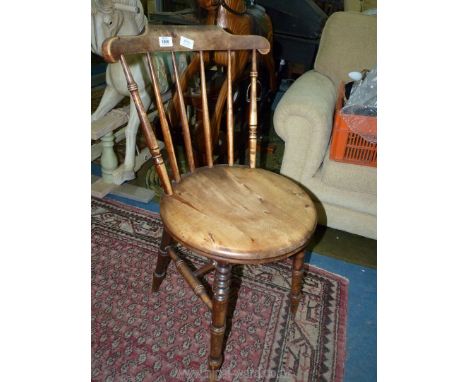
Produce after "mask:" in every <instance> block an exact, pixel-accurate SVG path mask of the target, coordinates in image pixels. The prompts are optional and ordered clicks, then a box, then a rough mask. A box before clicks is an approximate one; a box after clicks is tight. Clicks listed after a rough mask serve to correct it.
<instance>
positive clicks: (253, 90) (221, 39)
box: [102, 25, 270, 195]
mask: <svg viewBox="0 0 468 382" xmlns="http://www.w3.org/2000/svg"><path fill="white" fill-rule="evenodd" d="M161 45H162V46H161ZM238 50H247V51H250V52H251V53H252V68H251V73H250V77H251V83H250V109H249V162H250V167H251V168H254V167H255V159H256V147H257V142H256V139H257V138H256V137H257V75H258V74H257V51H258V52H259V53H261V54H267V53H268V52H269V50H270V45H269V42H268V40H267V39H265V38H264V37H261V36H253V35H244V36H242V35H231V34H229V33H227V32H225V31H224V30H223V29H222V28H220V27H218V26H212V25H209V26H165V25H158V26H154V25H150V26H148V27H147V28H146V30H145V32H144V33H143V34H141V35H139V36H116V37H112V38H109V39H107V40H106V41H104V43H103V46H102V51H103V55H104V58H105V59H106V61H107V62H117V61H120V63H121V64H122V67H123V71H124V74H125V78H126V80H127V84H128V89H129V92H130V95H131V97H132V99H133V101H134V103H135V107H136V109H137V112H138V116H139V118H140V122H141V128H142V130H143V134H144V136H145V139H146V143H147V145H148V148H149V150H150V152H151V155H152V157H153V161H154V165H155V167H156V171H157V174H158V176H159V179H160V181H161V184H162V187H163V190H164V192H165V193H166V194H167V195H172V193H173V188H172V184H171V179H170V177H169V174H168V172H167V169H166V166H165V163H164V161H163V158H162V155H161V152H160V148H159V145H158V141H157V139H156V136H155V133H154V131H153V129H152V126H151V123H150V122H149V119H148V116H147V114H146V111H145V109H144V106H143V103H142V101H141V97H140V94H139V91H138V86H137V84H136V83H135V81H134V79H133V76H132V73H131V69H130V67H129V65H128V63H127V60H126V58H125V56H126V55H133V54H145V55H146V61H147V64H148V68H149V75H150V78H151V82H152V85H153V90H154V95H155V100H156V106H157V108H158V113H159V118H160V122H161V130H162V135H163V137H162V138H163V140H164V143H165V145H166V148H167V152H168V161H169V165H170V167H171V170H172V178H173V180H174V181H176V182H178V181H180V179H181V175H180V172H179V167H178V165H177V160H176V155H175V149H174V145H173V142H172V138H171V132H170V128H169V123H168V120H167V117H166V112H165V110H164V105H163V102H162V97H161V93H160V88H159V85H158V82H157V80H156V71H155V68H154V64H153V61H152V57H151V53H152V52H171V56H172V64H173V69H174V78H175V86H176V91H177V97H178V101H179V109H180V110H179V111H180V121H181V124H182V136H183V141H184V146H185V154H186V159H187V163H188V168H189V171H190V172H193V171H195V161H194V155H193V148H192V142H191V137H190V129H189V124H188V119H187V115H186V111H185V101H184V95H183V93H182V89H181V84H180V77H179V72H178V69H177V64H176V59H175V52H183V51H191V52H198V54H199V57H200V73H201V75H200V81H201V98H202V113H203V132H204V142H205V155H206V160H207V165H208V167H212V166H213V148H212V140H211V127H210V118H209V110H208V100H207V89H206V76H205V62H204V61H205V60H204V56H205V54H206V53H208V52H209V51H227V53H228V54H227V57H228V65H227V80H228V94H227V112H226V125H227V158H228V165H229V166H233V165H234V115H233V98H232V70H233V65H234V63H233V60H234V57H235V55H234V51H238Z"/></svg>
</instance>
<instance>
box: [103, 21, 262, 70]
mask: <svg viewBox="0 0 468 382" xmlns="http://www.w3.org/2000/svg"><path fill="white" fill-rule="evenodd" d="M161 45H162V46H161ZM253 49H256V50H258V52H260V53H261V54H267V53H268V52H269V51H270V43H269V42H268V40H267V39H266V38H265V37H262V36H256V35H233V34H230V33H228V32H226V31H225V30H223V29H222V28H221V27H219V26H216V25H148V26H147V27H146V29H145V31H144V33H143V34H141V35H138V36H115V37H111V38H108V39H107V40H105V41H104V43H103V45H102V52H103V56H104V59H105V60H106V61H107V62H109V63H115V62H118V61H119V59H120V56H121V55H122V54H125V55H130V54H141V53H146V52H171V51H172V52H190V51H210V50H224V51H225V50H253Z"/></svg>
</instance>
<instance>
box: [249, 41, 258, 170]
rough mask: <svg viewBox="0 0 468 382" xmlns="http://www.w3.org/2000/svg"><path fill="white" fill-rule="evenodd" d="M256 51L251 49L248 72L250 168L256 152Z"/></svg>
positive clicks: (252, 165) (253, 166) (253, 165)
mask: <svg viewBox="0 0 468 382" xmlns="http://www.w3.org/2000/svg"><path fill="white" fill-rule="evenodd" d="M257 77H258V72H257V51H256V49H253V51H252V70H251V72H250V112H249V153H250V168H255V159H256V152H257Z"/></svg>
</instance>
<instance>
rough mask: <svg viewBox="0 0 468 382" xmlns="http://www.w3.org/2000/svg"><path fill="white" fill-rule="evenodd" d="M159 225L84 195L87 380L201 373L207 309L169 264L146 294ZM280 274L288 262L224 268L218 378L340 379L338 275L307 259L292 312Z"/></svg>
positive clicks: (343, 290) (198, 376)
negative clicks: (88, 220) (87, 209)
mask: <svg viewBox="0 0 468 382" xmlns="http://www.w3.org/2000/svg"><path fill="white" fill-rule="evenodd" d="M161 234H162V223H161V220H160V218H159V215H157V214H154V213H149V212H147V211H144V210H140V209H135V208H131V207H129V206H126V205H123V204H120V203H117V202H110V201H103V200H97V199H93V200H92V235H91V237H92V257H91V259H92V260H91V266H92V317H91V320H92V343H91V345H92V366H91V368H92V369H91V370H92V380H93V381H105V382H110V381H116V382H120V381H122V382H123V381H132V382H133V381H145V382H146V381H151V382H156V381H157V382H162V381H204V380H206V376H207V374H206V371H207V362H208V353H209V333H210V331H209V327H210V317H211V315H210V312H209V311H208V309H207V308H206V307H205V305H204V304H203V303H202V302H201V301H200V300H199V299H198V298H197V297H196V296H195V295H194V294H193V292H192V291H191V289H190V287H189V286H188V285H187V284H186V282H185V281H184V279H183V278H182V277H181V276H179V274H178V272H177V271H176V269H175V267H174V266H173V264H172V263H171V265H170V266H169V270H168V275H167V276H166V279H165V280H164V281H163V283H162V285H161V289H160V291H159V292H158V293H156V294H153V293H151V277H152V276H151V275H152V271H153V269H154V266H155V262H156V256H157V253H158V250H157V248H158V246H159V241H160V237H161ZM182 252H183V255H184V257H185V258H187V259H188V260H189V261H190V262H191V263H192V264H193V265H194V266H198V265H200V264H202V263H203V259H200V258H199V257H197V256H194V255H193V254H191V253H189V252H188V251H185V250H182ZM290 275H291V263H290V261H283V262H279V263H274V264H269V265H257V266H234V267H233V280H232V287H231V295H230V299H231V306H233V305H235V308H234V309H232V308H231V309H230V311H229V314H228V322H227V335H228V337H227V342H226V345H225V350H224V362H223V365H222V368H221V373H220V375H221V377H220V380H222V381H342V380H343V367H344V360H345V337H346V335H345V327H346V309H347V307H346V305H347V288H348V281H347V280H346V279H344V278H342V277H340V276H337V275H334V274H331V273H329V272H326V271H324V270H321V269H318V268H315V267H312V266H307V269H306V272H305V277H304V284H303V299H302V301H301V304H300V306H299V309H298V312H297V316H296V319H295V321H294V320H292V319H291V316H290V315H289V290H290ZM205 282H208V283H211V282H212V274H210V275H208V276H206V277H205Z"/></svg>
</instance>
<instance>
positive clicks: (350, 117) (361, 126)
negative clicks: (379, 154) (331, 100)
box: [341, 68, 377, 143]
mask: <svg viewBox="0 0 468 382" xmlns="http://www.w3.org/2000/svg"><path fill="white" fill-rule="evenodd" d="M341 113H342V117H343V119H344V121H345V122H346V124H347V125H348V127H349V129H350V130H351V131H352V132H353V133H356V134H358V135H360V136H361V137H362V138H364V139H365V140H366V141H368V142H371V143H377V131H376V129H375V128H371V125H370V124H369V123H368V118H365V117H375V118H376V117H377V68H374V69H372V70H371V71H369V72H368V73H367V75H366V76H365V77H364V79H362V80H361V81H356V82H355V83H354V84H353V87H352V89H351V95H350V96H349V99H348V102H346V105H345V106H344V107H343V108H342V109H341ZM356 116H363V118H357V117H356Z"/></svg>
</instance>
